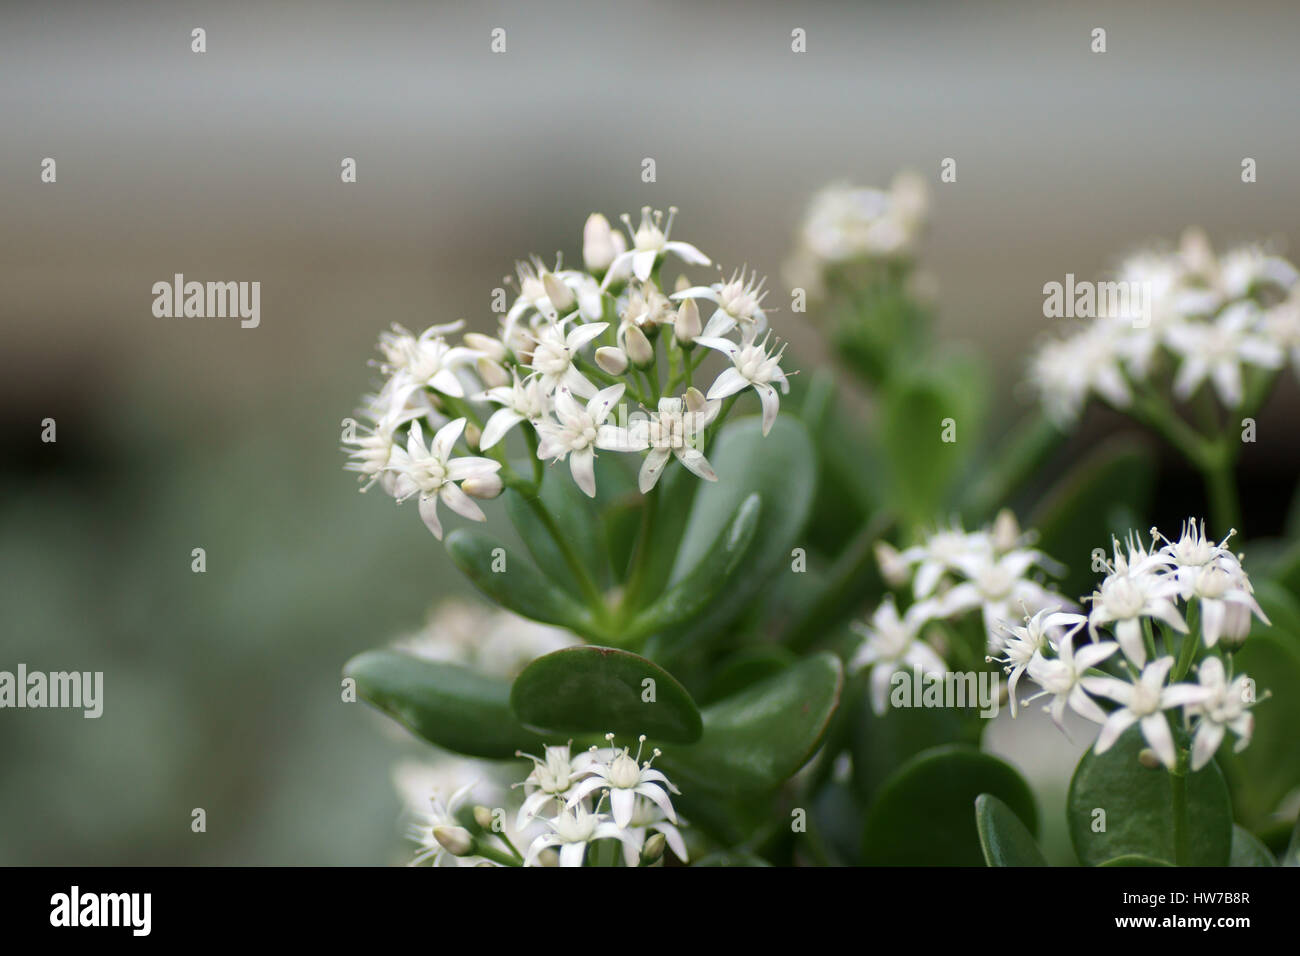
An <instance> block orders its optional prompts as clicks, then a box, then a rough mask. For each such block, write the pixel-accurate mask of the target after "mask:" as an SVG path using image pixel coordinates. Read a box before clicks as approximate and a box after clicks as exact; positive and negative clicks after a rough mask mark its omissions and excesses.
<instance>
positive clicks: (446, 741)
mask: <svg viewBox="0 0 1300 956" xmlns="http://www.w3.org/2000/svg"><path fill="white" fill-rule="evenodd" d="M343 674H344V676H345V677H350V678H352V679H353V680H355V681H356V682H357V693H358V694H359V695H360V696H361V698H362V699H363V700H366V701H368V702H369V703H371V704H373V705H374V706H376V707H378V708H379V709H380V710H382V711H383V712H384V713H386V714H388V715H389V716H390V717H392V718H393V719H394V720H396V721H397V722H398V723H400V724H402V725H403V726H405V727H407V728H408V729H409V730H411V731H413V732H415V733H416V734H418V735H419V736H421V737H423V738H424V739H425V740H427V741H429V742H430V743H432V744H436V745H437V746H439V747H443V748H445V749H447V750H451V751H455V752H456V753H460V754H465V755H466V756H470V757H486V758H489V759H505V758H507V757H513V756H514V754H515V751H516V750H534V751H535V749H536V748H537V747H538V746H540V743H541V741H540V740H539V738H538V737H537V736H536V735H535V734H533V733H532V732H530V731H528V730H526V729H524V727H523V726H522V725H521V724H520V723H519V721H518V720H517V719H516V718H515V715H514V714H513V713H512V712H511V710H510V684H509V682H508V681H506V680H504V679H502V678H498V677H491V676H489V675H486V674H480V673H478V672H477V671H474V670H471V669H469V668H468V667H462V666H460V665H458V664H447V663H443V662H440V661H429V660H425V659H423V658H419V657H412V656H411V655H409V654H402V653H400V652H398V651H388V650H377V651H367V652H366V653H364V654H360V655H358V656H356V657H354V658H352V660H350V661H348V663H347V664H346V665H345V666H344V668H343Z"/></svg>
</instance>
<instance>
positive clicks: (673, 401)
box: [631, 392, 720, 495]
mask: <svg viewBox="0 0 1300 956" xmlns="http://www.w3.org/2000/svg"><path fill="white" fill-rule="evenodd" d="M694 394H695V395H699V393H698V392H695V393H694ZM700 398H701V399H703V396H700ZM719 408H720V405H719V403H718V402H717V401H712V402H703V401H701V403H700V407H699V410H698V411H693V410H691V409H690V408H689V407H688V404H687V400H686V399H682V398H661V399H659V410H658V411H657V412H655V413H653V414H652V415H651V417H650V418H649V419H648V420H641V421H638V422H636V423H635V424H634V425H633V426H632V428H631V433H632V435H633V436H635V440H636V441H637V442H638V443H640V442H641V441H644V442H645V444H646V445H648V446H649V448H650V453H649V454H648V455H646V457H645V461H643V462H642V463H641V472H640V474H639V475H638V476H637V482H638V485H639V486H640V489H641V493H642V494H643V495H644V494H649V493H650V490H651V489H652V488H654V486H655V485H656V484H658V482H659V476H660V475H662V474H663V473H664V466H665V465H666V464H667V463H668V459H669V458H670V457H673V456H676V458H677V460H678V461H680V462H681V463H682V466H683V467H684V468H686V470H687V471H689V472H691V473H692V474H694V475H698V476H699V477H700V478H703V479H704V480H705V481H717V480H718V476H717V474H716V473H715V472H714V470H713V466H712V465H710V464H709V460H708V459H707V458H705V457H704V452H702V451H700V449H699V448H698V447H697V446H698V444H699V443H700V441H701V440H702V439H703V437H704V430H705V429H706V428H708V427H709V425H710V424H712V422H713V420H714V419H715V418H717V417H718V411H719Z"/></svg>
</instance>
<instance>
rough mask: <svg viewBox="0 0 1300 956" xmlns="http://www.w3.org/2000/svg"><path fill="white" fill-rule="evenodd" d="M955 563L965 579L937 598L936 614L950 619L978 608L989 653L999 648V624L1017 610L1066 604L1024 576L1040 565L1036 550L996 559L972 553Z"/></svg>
mask: <svg viewBox="0 0 1300 956" xmlns="http://www.w3.org/2000/svg"><path fill="white" fill-rule="evenodd" d="M956 563H957V567H958V569H959V570H960V571H961V573H962V574H963V575H965V576H966V579H967V580H965V581H962V582H961V583H959V584H955V585H953V587H952V588H951V589H949V590H948V591H947V592H946V593H944V594H943V596H942V597H940V598H938V606H939V613H940V615H941V616H943V617H951V616H953V615H955V614H962V613H964V612H966V611H969V610H972V609H974V608H977V607H978V608H980V609H981V613H982V614H983V617H984V632H985V634H986V635H987V637H988V642H989V647H990V649H991V650H994V651H997V650H999V649H1000V647H1001V644H1002V630H1003V625H1004V623H1005V622H1007V621H1012V620H1015V619H1016V618H1018V617H1019V616H1020V615H1019V614H1017V613H1016V609H1017V608H1019V609H1022V612H1023V613H1030V614H1033V613H1035V612H1037V611H1040V610H1042V609H1043V608H1045V607H1052V606H1060V605H1063V604H1069V603H1070V602H1069V601H1067V600H1066V599H1065V598H1063V597H1062V596H1061V595H1059V594H1056V593H1054V592H1052V591H1049V590H1048V589H1047V588H1045V587H1043V585H1041V584H1039V583H1038V582H1037V581H1034V580H1032V579H1030V578H1028V577H1026V576H1025V575H1026V574H1027V573H1028V572H1029V570H1030V569H1031V568H1034V567H1037V566H1039V565H1041V563H1042V555H1041V554H1040V553H1039V552H1037V551H1032V550H1027V549H1017V550H1015V551H1008V552H1007V553H1006V554H1003V555H999V556H996V557H995V556H993V555H992V554H987V555H982V554H972V555H966V556H963V557H960V558H958V559H957V562H956Z"/></svg>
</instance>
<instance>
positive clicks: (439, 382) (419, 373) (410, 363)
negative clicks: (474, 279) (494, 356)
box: [379, 322, 479, 398]
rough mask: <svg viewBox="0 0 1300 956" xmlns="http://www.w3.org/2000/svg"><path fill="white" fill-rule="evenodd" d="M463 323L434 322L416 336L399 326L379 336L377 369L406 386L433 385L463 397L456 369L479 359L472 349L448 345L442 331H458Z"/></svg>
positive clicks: (411, 387) (444, 391) (433, 387)
mask: <svg viewBox="0 0 1300 956" xmlns="http://www.w3.org/2000/svg"><path fill="white" fill-rule="evenodd" d="M463 324H464V323H462V322H456V323H452V324H450V325H435V326H432V327H431V328H428V329H425V330H424V331H423V332H421V333H420V335H419V337H416V336H414V335H412V334H411V333H410V332H408V331H407V330H406V329H404V328H402V327H401V326H400V325H396V324H394V325H393V329H392V331H391V332H384V333H382V334H380V336H379V350H380V351H381V352H383V353H384V361H383V362H382V363H380V368H381V369H383V371H384V372H386V373H388V374H389V375H393V376H394V378H395V379H396V380H397V382H399V383H401V384H403V385H405V386H406V387H407V388H408V389H417V388H426V387H427V388H432V389H434V390H436V391H439V392H442V393H443V394H444V395H450V396H452V397H453V398H464V397H465V387H464V385H462V384H461V381H460V378H459V377H458V376H457V374H456V372H457V370H458V369H460V368H464V367H465V366H468V365H473V364H474V363H475V362H476V361H477V360H478V358H479V353H478V352H476V351H475V350H474V349H470V348H465V347H464V346H452V345H448V344H447V340H446V339H445V338H443V334H444V333H446V332H449V331H456V330H458V329H459V328H460V327H461V326H462V325H463Z"/></svg>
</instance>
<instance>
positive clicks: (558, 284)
mask: <svg viewBox="0 0 1300 956" xmlns="http://www.w3.org/2000/svg"><path fill="white" fill-rule="evenodd" d="M515 274H516V276H517V277H518V281H519V295H518V296H517V297H516V298H515V301H514V303H513V304H512V305H511V306H510V311H509V312H507V313H506V326H507V328H513V327H514V326H515V325H516V324H517V323H518V322H519V320H520V319H521V318H523V317H524V316H526V315H527V314H528V313H529V312H537V313H538V314H539V315H541V316H542V317H543V318H545V319H546V320H547V321H548V322H555V321H558V319H559V318H560V316H561V315H562V314H567V313H568V312H569V311H571V310H572V309H573V308H574V307H575V306H577V308H578V310H579V312H580V313H581V315H582V316H583V317H584V318H586V319H595V318H599V317H600V314H601V311H602V307H601V295H600V287H599V286H598V285H597V284H596V280H595V279H593V278H592V277H591V276H589V275H587V274H586V273H583V272H578V271H576V270H573V269H561V268H560V265H559V263H558V262H557V263H556V265H555V269H554V271H552V270H549V269H547V268H546V266H545V265H543V264H542V261H541V260H540V259H538V258H537V257H536V256H534V257H533V260H532V261H531V262H518V263H516V264H515Z"/></svg>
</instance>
